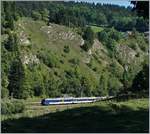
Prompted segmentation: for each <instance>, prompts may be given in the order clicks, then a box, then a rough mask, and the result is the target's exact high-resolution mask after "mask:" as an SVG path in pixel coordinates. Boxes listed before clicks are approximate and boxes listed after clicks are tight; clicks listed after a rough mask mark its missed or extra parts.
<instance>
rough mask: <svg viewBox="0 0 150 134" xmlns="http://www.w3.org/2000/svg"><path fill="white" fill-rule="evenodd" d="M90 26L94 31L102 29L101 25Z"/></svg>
mask: <svg viewBox="0 0 150 134" xmlns="http://www.w3.org/2000/svg"><path fill="white" fill-rule="evenodd" d="M91 28H92V30H93V31H94V32H95V33H98V32H101V31H102V30H103V27H98V26H91Z"/></svg>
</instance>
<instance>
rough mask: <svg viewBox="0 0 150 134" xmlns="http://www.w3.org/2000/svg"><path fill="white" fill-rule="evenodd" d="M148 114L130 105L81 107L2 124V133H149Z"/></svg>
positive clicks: (146, 110)
mask: <svg viewBox="0 0 150 134" xmlns="http://www.w3.org/2000/svg"><path fill="white" fill-rule="evenodd" d="M148 126H149V111H148V109H139V110H138V111H133V110H132V109H130V108H129V107H127V106H122V107H117V106H115V105H110V107H109V108H103V107H96V106H93V107H82V108H75V109H69V110H65V111H62V112H56V113H49V114H46V115H43V116H39V117H34V118H20V119H13V120H6V121H2V132H3V133H5V132H7V133H8V132H9V133H13V132H20V133H24V132H25V133H33V132H34V133H44V132H45V133H46V132H47V133H55V132H56V133H59V132H64V133H73V132H74V133H77V132H80V133H82V132H84V133H96V132H99V133H100V132H101V133H102V132H103V133H105V132H107V133H109V132H111V133H113V132H114V133H126V132H128V133H131V132H138V133H142V132H145V133H146V132H147V133H148V131H149V127H148Z"/></svg>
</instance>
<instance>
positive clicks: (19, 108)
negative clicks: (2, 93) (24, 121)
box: [1, 100, 25, 114]
mask: <svg viewBox="0 0 150 134" xmlns="http://www.w3.org/2000/svg"><path fill="white" fill-rule="evenodd" d="M24 110H25V104H24V103H23V102H22V101H21V100H13V101H11V100H4V101H2V103H1V113H2V114H16V113H22V112H23V111H24Z"/></svg>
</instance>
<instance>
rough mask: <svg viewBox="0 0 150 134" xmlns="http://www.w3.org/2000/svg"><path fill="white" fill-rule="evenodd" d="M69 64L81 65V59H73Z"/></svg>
mask: <svg viewBox="0 0 150 134" xmlns="http://www.w3.org/2000/svg"><path fill="white" fill-rule="evenodd" d="M69 62H70V63H72V64H74V65H79V62H80V61H79V59H75V58H73V59H70V60H69Z"/></svg>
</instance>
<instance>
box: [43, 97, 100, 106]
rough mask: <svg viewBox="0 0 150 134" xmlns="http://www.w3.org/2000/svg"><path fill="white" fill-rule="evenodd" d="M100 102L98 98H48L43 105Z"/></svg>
mask: <svg viewBox="0 0 150 134" xmlns="http://www.w3.org/2000/svg"><path fill="white" fill-rule="evenodd" d="M97 100H98V97H80V98H73V97H70V98H47V99H42V101H41V104H42V105H58V104H77V103H90V102H95V101H97Z"/></svg>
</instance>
